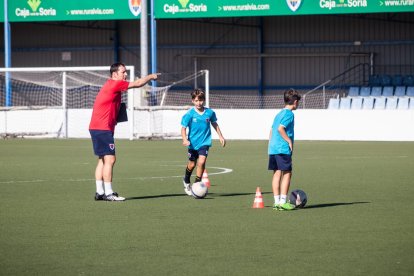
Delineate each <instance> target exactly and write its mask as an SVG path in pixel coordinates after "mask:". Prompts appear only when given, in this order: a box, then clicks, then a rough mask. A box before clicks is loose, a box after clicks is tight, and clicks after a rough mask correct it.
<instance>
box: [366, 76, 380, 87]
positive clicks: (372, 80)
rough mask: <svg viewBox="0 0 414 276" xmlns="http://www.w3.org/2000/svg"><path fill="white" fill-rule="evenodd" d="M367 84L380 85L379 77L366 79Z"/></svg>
mask: <svg viewBox="0 0 414 276" xmlns="http://www.w3.org/2000/svg"><path fill="white" fill-rule="evenodd" d="M368 84H369V85H370V86H378V85H381V77H380V76H379V75H370V76H369V79H368Z"/></svg>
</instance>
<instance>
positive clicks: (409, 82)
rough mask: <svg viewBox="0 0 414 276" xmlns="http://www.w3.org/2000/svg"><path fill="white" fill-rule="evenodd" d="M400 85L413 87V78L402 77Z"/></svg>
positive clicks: (410, 76)
mask: <svg viewBox="0 0 414 276" xmlns="http://www.w3.org/2000/svg"><path fill="white" fill-rule="evenodd" d="M402 84H403V85H405V86H414V76H413V75H406V76H404V78H403V83H402Z"/></svg>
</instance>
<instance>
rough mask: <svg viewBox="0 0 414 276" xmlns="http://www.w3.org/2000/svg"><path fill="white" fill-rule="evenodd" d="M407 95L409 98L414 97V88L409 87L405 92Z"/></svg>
mask: <svg viewBox="0 0 414 276" xmlns="http://www.w3.org/2000/svg"><path fill="white" fill-rule="evenodd" d="M405 95H406V96H408V97H414V86H409V87H407V91H406V92H405Z"/></svg>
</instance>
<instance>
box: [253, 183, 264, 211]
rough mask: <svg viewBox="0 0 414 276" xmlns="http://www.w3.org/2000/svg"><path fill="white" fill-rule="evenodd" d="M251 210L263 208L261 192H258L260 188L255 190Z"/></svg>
mask: <svg viewBox="0 0 414 276" xmlns="http://www.w3.org/2000/svg"><path fill="white" fill-rule="evenodd" d="M252 208H264V203H263V197H262V192H261V191H260V187H257V188H256V196H255V198H254V202H253V207H252Z"/></svg>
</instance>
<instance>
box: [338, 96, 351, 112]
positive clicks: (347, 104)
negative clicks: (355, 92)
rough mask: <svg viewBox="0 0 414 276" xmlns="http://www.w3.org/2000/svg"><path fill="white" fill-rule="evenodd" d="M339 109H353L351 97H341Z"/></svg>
mask: <svg viewBox="0 0 414 276" xmlns="http://www.w3.org/2000/svg"><path fill="white" fill-rule="evenodd" d="M339 109H351V98H341V101H340V102H339Z"/></svg>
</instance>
